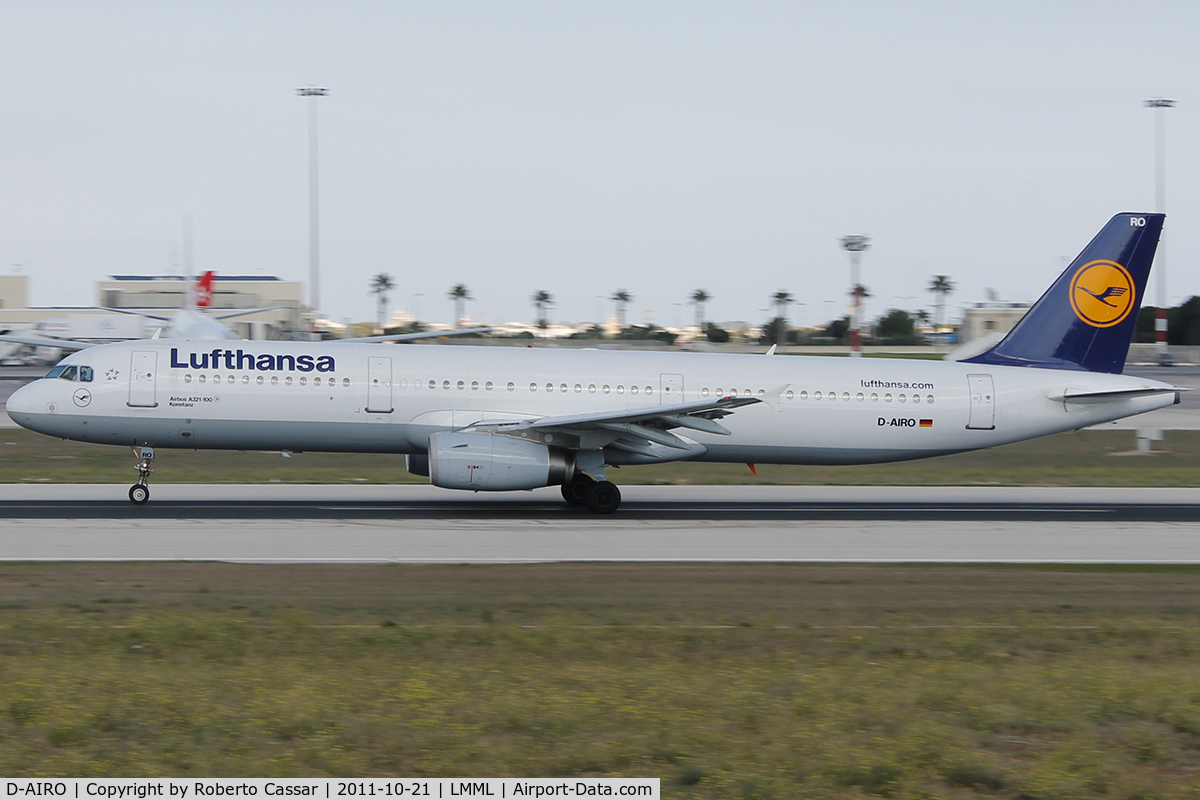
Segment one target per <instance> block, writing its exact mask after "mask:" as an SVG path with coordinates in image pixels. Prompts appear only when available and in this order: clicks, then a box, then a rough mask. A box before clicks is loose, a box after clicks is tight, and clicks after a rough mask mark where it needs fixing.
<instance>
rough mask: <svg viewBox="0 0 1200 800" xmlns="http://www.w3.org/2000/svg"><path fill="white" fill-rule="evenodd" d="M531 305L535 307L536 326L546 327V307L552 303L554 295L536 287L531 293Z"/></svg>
mask: <svg viewBox="0 0 1200 800" xmlns="http://www.w3.org/2000/svg"><path fill="white" fill-rule="evenodd" d="M531 299H532V300H533V307H534V308H535V309H537V326H538V327H539V328H541V329H543V330H545V328H546V309H547V308H549V307H550V306H552V305H554V295H552V294H550V293H549V292H547V291H546V290H545V289H538V290H537V291H536V292H534V293H533V297H532V298H531Z"/></svg>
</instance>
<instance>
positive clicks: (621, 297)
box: [608, 289, 633, 330]
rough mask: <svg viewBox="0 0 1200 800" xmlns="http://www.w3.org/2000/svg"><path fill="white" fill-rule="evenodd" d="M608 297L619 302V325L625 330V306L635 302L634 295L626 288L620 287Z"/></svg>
mask: <svg viewBox="0 0 1200 800" xmlns="http://www.w3.org/2000/svg"><path fill="white" fill-rule="evenodd" d="M608 299H609V300H612V301H613V302H615V303H616V304H617V327H618V328H620V329H621V330H625V306H627V305H628V304H629V303H632V302H633V295H631V294H630V293H629V292H627V291H625V290H624V289H618V290H617V291H615V292H613V293H612V297H610V298H608Z"/></svg>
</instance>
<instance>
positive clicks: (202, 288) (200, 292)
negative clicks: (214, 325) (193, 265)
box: [195, 269, 215, 308]
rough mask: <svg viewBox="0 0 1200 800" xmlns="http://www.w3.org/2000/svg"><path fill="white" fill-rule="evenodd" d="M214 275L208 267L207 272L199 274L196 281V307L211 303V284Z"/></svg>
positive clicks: (205, 306) (204, 306) (203, 306)
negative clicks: (198, 278)
mask: <svg viewBox="0 0 1200 800" xmlns="http://www.w3.org/2000/svg"><path fill="white" fill-rule="evenodd" d="M214 277H215V276H214V275H213V271H212V270H211V269H210V270H209V271H208V272H206V273H204V274H203V275H201V276H200V280H198V281H196V289H195V298H196V306H197V307H198V308H208V306H209V305H210V304H211V303H212V285H213V278H214Z"/></svg>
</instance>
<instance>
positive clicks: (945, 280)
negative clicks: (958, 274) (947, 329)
mask: <svg viewBox="0 0 1200 800" xmlns="http://www.w3.org/2000/svg"><path fill="white" fill-rule="evenodd" d="M929 291H931V292H933V293H934V295H935V296H936V297H937V298H938V300H937V303H936V305H937V310H938V313H937V324H938V325H941V324H942V307H943V306H945V305H946V295H948V294H950V293H951V292H953V291H954V281H952V280H950V276H948V275H934V276H933V280H931V281H930V282H929Z"/></svg>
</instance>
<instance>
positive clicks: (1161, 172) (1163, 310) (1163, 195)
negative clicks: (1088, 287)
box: [1145, 97, 1175, 363]
mask: <svg viewBox="0 0 1200 800" xmlns="http://www.w3.org/2000/svg"><path fill="white" fill-rule="evenodd" d="M1145 106H1146V108H1153V109H1154V173H1155V174H1154V206H1155V209H1154V210H1155V211H1157V212H1158V213H1160V214H1165V213H1166V211H1167V152H1166V151H1167V132H1166V117H1165V116H1164V114H1163V112H1164V111H1166V110H1167V109H1168V108H1174V107H1175V101H1174V100H1167V99H1166V98H1164V97H1155V98H1153V99H1151V100H1146V101H1145ZM1165 233H1166V231H1163V234H1165ZM1163 234H1160V235H1159V241H1158V251H1157V254H1156V255H1155V258H1154V262H1155V264H1154V265H1155V267H1156V268H1157V269H1158V311H1157V313H1156V314H1155V319H1154V342H1155V349H1156V351H1157V352H1158V360H1159V363H1164V362H1166V360H1167V247H1166V242H1165V241H1164V238H1165V237H1164V235H1163Z"/></svg>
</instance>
